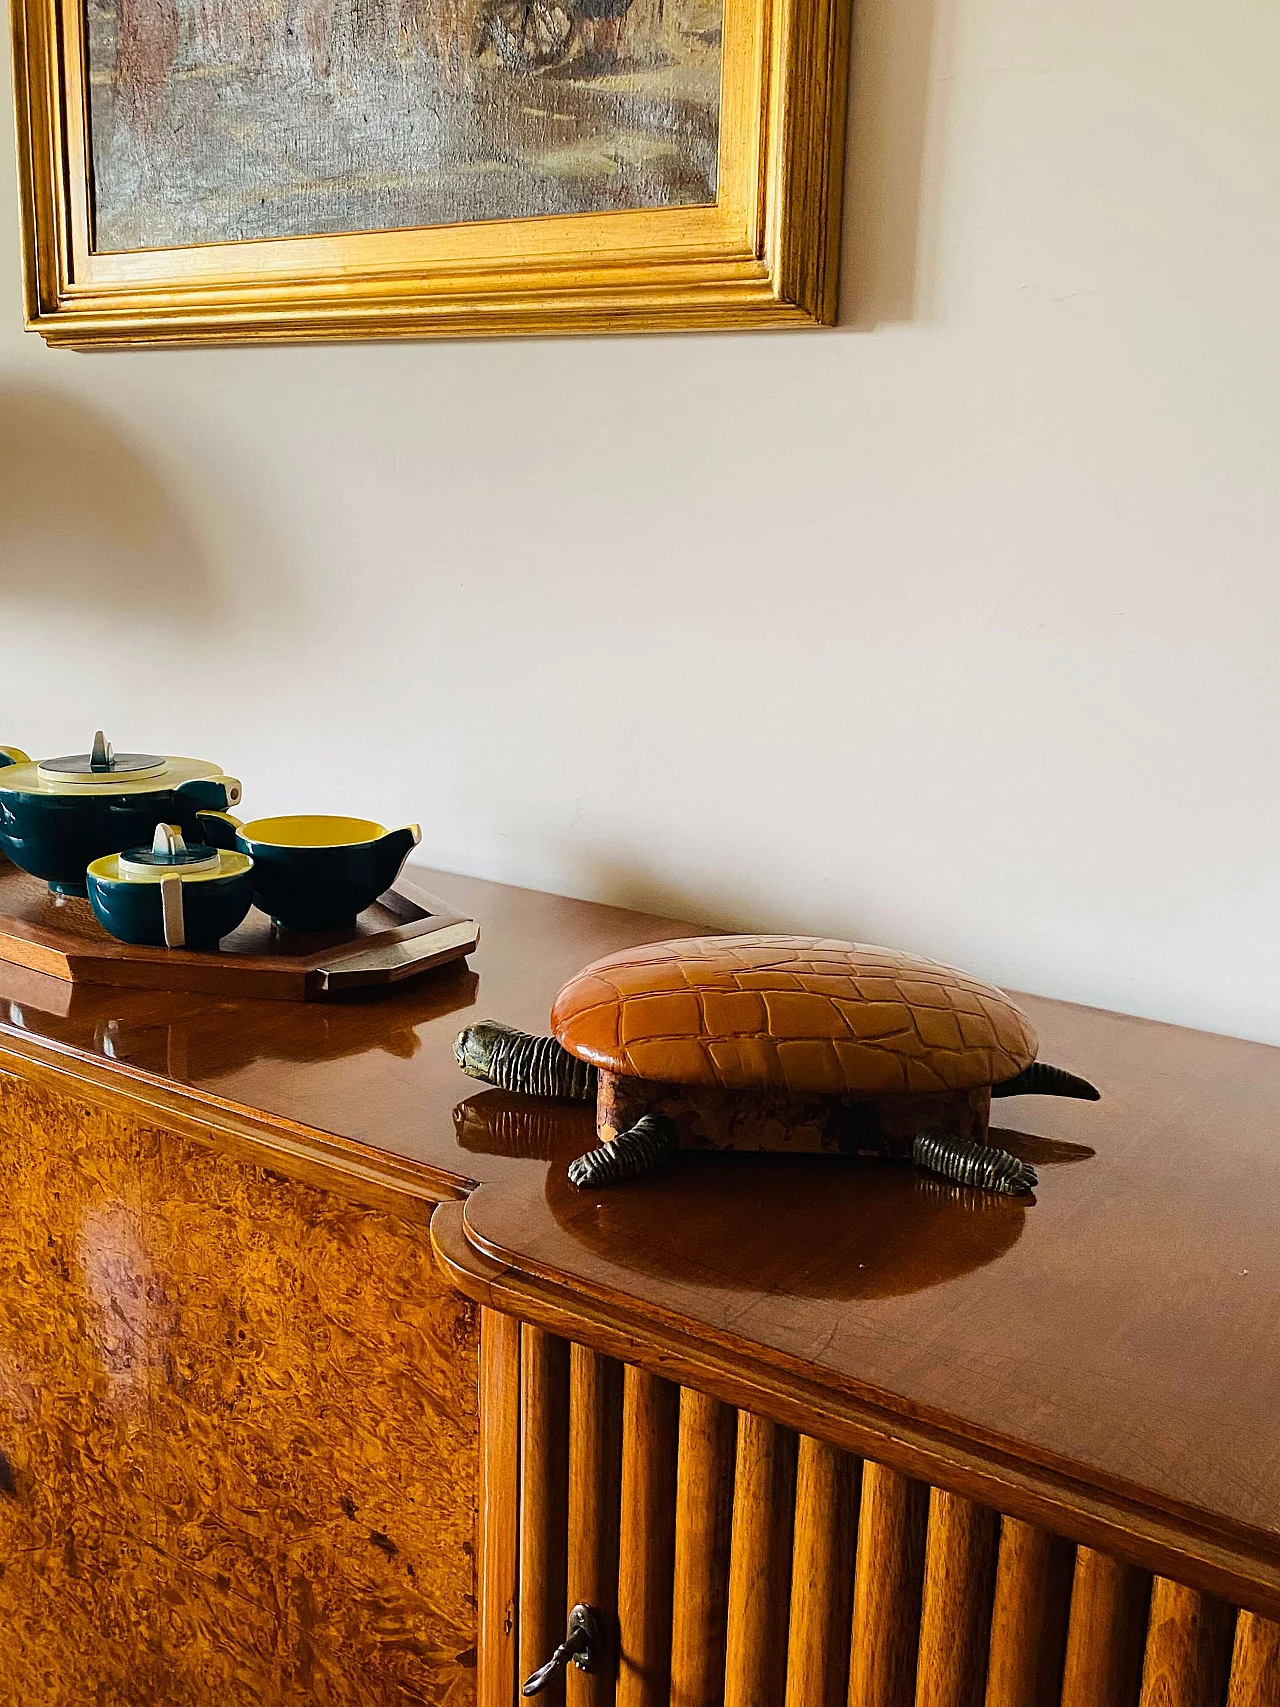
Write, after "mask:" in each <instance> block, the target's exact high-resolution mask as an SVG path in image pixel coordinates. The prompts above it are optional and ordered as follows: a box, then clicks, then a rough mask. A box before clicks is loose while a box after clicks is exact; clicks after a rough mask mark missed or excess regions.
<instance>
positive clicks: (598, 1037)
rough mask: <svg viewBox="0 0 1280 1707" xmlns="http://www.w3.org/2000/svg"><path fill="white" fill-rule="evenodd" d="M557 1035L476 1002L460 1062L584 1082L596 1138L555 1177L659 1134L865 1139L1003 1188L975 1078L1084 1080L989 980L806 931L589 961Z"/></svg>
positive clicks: (733, 1140) (650, 1158)
mask: <svg viewBox="0 0 1280 1707" xmlns="http://www.w3.org/2000/svg"><path fill="white" fill-rule="evenodd" d="M552 1024H553V1027H554V1029H555V1032H556V1037H557V1039H558V1041H559V1043H560V1045H562V1046H563V1047H562V1048H561V1049H560V1051H559V1052H557V1051H556V1049H555V1047H554V1043H555V1040H553V1039H550V1038H539V1039H533V1038H529V1037H527V1036H526V1035H525V1034H524V1033H519V1032H514V1031H512V1030H511V1028H509V1027H503V1026H500V1025H498V1024H497V1023H496V1022H492V1021H490V1022H485V1024H483V1025H482V1026H479V1027H472V1028H470V1029H469V1030H468V1031H465V1032H463V1033H462V1035H461V1036H460V1037H459V1039H458V1044H457V1056H458V1060H459V1063H460V1064H461V1065H462V1066H463V1068H464V1070H465V1071H467V1072H469V1073H471V1074H472V1075H473V1076H475V1077H479V1078H488V1079H491V1080H492V1082H495V1083H499V1084H502V1085H503V1086H505V1087H506V1088H507V1089H512V1090H520V1089H525V1090H530V1091H534V1092H540V1093H541V1094H544V1095H545V1094H551V1095H560V1096H568V1097H571V1098H573V1099H574V1100H579V1101H583V1100H587V1099H588V1098H589V1097H590V1095H591V1074H592V1071H593V1070H594V1074H595V1078H596V1097H597V1130H598V1132H599V1135H600V1137H601V1138H602V1139H603V1140H604V1141H605V1142H604V1146H603V1147H602V1148H601V1149H598V1150H593V1151H590V1152H589V1153H588V1154H587V1155H586V1156H583V1157H580V1158H579V1159H578V1161H577V1162H576V1163H574V1164H573V1165H572V1166H571V1168H570V1177H571V1179H573V1180H574V1182H575V1184H578V1185H581V1186H595V1185H603V1184H610V1183H613V1182H614V1181H615V1180H617V1179H620V1178H634V1177H636V1176H637V1175H638V1174H640V1173H646V1172H649V1171H651V1170H652V1168H653V1167H656V1166H658V1165H660V1163H661V1162H662V1161H664V1160H665V1159H666V1157H667V1156H668V1155H670V1154H671V1153H672V1152H673V1151H674V1150H675V1149H676V1148H677V1147H683V1148H693V1149H707V1148H710V1149H739V1150H791V1151H795V1152H802V1151H803V1152H817V1153H821V1152H829V1153H832V1154H841V1155H872V1156H887V1157H898V1158H901V1159H903V1160H913V1161H915V1162H917V1163H918V1164H919V1165H921V1166H923V1167H926V1168H929V1169H930V1170H932V1171H934V1172H937V1173H940V1174H943V1175H944V1176H946V1177H948V1178H951V1179H955V1180H959V1181H960V1182H962V1183H964V1184H968V1185H977V1186H982V1187H985V1188H987V1189H989V1190H994V1191H1001V1192H1005V1193H1010V1194H1015V1193H1017V1192H1020V1191H1026V1190H1029V1189H1030V1187H1031V1186H1033V1185H1034V1184H1035V1183H1036V1175H1035V1170H1034V1169H1033V1168H1032V1167H1030V1166H1029V1165H1028V1164H1026V1163H1023V1162H1020V1161H1019V1160H1018V1159H1017V1158H1016V1157H1014V1156H1011V1155H1009V1154H1008V1153H1007V1152H1006V1151H1003V1150H998V1149H996V1148H994V1147H993V1146H989V1145H987V1143H986V1138H987V1123H988V1117H989V1113H990V1104H991V1097H992V1096H993V1095H1019V1094H1025V1093H1029V1092H1038V1093H1040V1094H1049V1095H1060V1096H1062V1095H1065V1096H1078V1097H1087V1098H1096V1096H1097V1094H1098V1093H1097V1091H1096V1090H1094V1088H1093V1086H1092V1085H1089V1084H1088V1083H1087V1082H1086V1081H1085V1080H1083V1079H1078V1078H1076V1077H1075V1076H1074V1075H1072V1074H1069V1073H1064V1072H1062V1071H1061V1069H1058V1068H1052V1067H1049V1066H1047V1065H1045V1064H1043V1063H1039V1062H1037V1061H1036V1059H1035V1055H1036V1047H1037V1045H1036V1038H1035V1034H1034V1032H1033V1030H1032V1028H1031V1025H1030V1023H1029V1022H1028V1020H1027V1019H1026V1016H1025V1015H1023V1014H1022V1013H1021V1012H1020V1010H1019V1009H1018V1008H1016V1007H1015V1006H1014V1005H1013V1003H1011V1002H1010V1001H1009V1000H1008V999H1007V998H1006V997H1005V996H1004V995H1002V994H1001V992H1000V991H999V990H996V989H994V988H992V987H991V986H990V985H987V984H983V983H981V982H980V981H978V980H977V979H974V978H971V977H969V976H968V975H967V974H965V973H962V972H957V971H955V970H954V969H953V968H950V967H945V966H940V965H939V964H938V963H936V962H934V961H927V960H921V959H918V958H916V957H914V956H911V955H905V954H900V953H897V952H895V951H893V950H888V949H880V948H868V947H865V946H861V945H854V944H851V943H842V942H832V941H828V940H824V939H819V938H813V937H703V938H689V939H682V940H679V941H675V942H670V943H658V944H652V945H648V946H646V947H644V948H640V949H632V950H628V951H625V952H624V953H621V954H617V955H613V956H610V957H608V958H607V959H605V960H601V961H597V962H595V963H594V964H593V965H591V966H589V967H587V968H586V969H585V971H583V972H581V973H579V974H578V975H577V977H576V978H573V979H571V980H570V982H569V983H568V984H566V985H565V987H564V989H563V990H561V992H560V994H559V996H558V997H557V999H556V1003H555V1007H554V1009H553V1012H552Z"/></svg>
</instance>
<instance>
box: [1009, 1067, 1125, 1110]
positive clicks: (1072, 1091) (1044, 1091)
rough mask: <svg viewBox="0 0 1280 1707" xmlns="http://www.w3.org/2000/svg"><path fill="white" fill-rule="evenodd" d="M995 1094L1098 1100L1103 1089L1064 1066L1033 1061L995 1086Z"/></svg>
mask: <svg viewBox="0 0 1280 1707" xmlns="http://www.w3.org/2000/svg"><path fill="white" fill-rule="evenodd" d="M991 1094H992V1096H993V1097H1025V1096H1041V1097H1080V1098H1081V1099H1082V1100H1083V1101H1085V1102H1097V1101H1098V1099H1099V1097H1100V1096H1101V1094H1102V1093H1101V1092H1100V1091H1099V1090H1098V1089H1097V1088H1096V1086H1094V1085H1091V1084H1090V1083H1089V1081H1088V1079H1080V1078H1077V1077H1076V1075H1075V1074H1074V1073H1068V1072H1066V1071H1065V1070H1064V1069H1063V1068H1062V1067H1051V1066H1050V1065H1049V1063H1048V1062H1047V1061H1033V1062H1032V1063H1031V1065H1030V1066H1029V1067H1024V1068H1023V1069H1022V1071H1021V1072H1020V1073H1018V1074H1016V1075H1015V1076H1014V1077H1013V1078H1012V1079H1006V1080H1005V1081H1004V1083H1003V1084H1000V1085H992V1087H991Z"/></svg>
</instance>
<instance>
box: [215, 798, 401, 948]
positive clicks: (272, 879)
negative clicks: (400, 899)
mask: <svg viewBox="0 0 1280 1707" xmlns="http://www.w3.org/2000/svg"><path fill="white" fill-rule="evenodd" d="M198 817H199V823H200V826H201V833H202V834H203V835H204V836H205V838H206V839H207V840H208V841H209V842H210V843H212V844H213V845H215V846H217V847H220V848H223V849H229V848H235V849H236V850H237V851H238V852H240V853H242V854H246V855H247V856H248V857H249V858H251V859H252V861H253V872H254V900H255V902H256V903H257V905H258V906H259V907H261V909H262V911H263V912H264V913H269V914H270V915H271V917H272V919H273V920H274V921H275V923H276V924H277V925H279V926H280V928H281V929H282V930H290V931H334V930H345V929H349V928H350V927H351V926H352V925H354V924H355V922H356V919H357V917H358V916H359V915H360V914H361V913H363V912H364V910H365V908H366V907H371V906H372V905H373V903H374V902H375V901H376V900H377V899H378V897H379V895H381V894H383V893H384V892H385V891H386V890H388V889H390V887H391V885H392V884H393V883H394V882H395V880H396V878H397V877H399V875H400V868H401V866H403V864H404V862H405V860H406V859H407V857H408V855H409V853H410V851H411V850H412V849H413V848H415V847H416V846H417V845H418V843H419V842H420V841H421V840H422V831H421V830H420V829H419V828H418V826H417V825H416V824H406V825H404V826H403V827H402V828H401V829H398V830H388V829H386V828H385V827H384V826H383V825H381V824H377V823H374V821H373V820H372V819H371V818H342V817H337V816H332V815H329V814H325V813H301V814H297V815H295V816H292V817H283V818H255V819H253V820H252V822H251V823H248V824H241V823H239V822H238V821H237V820H236V819H235V818H232V817H231V816H230V815H229V814H227V813H225V812H201V813H200V814H199V815H198Z"/></svg>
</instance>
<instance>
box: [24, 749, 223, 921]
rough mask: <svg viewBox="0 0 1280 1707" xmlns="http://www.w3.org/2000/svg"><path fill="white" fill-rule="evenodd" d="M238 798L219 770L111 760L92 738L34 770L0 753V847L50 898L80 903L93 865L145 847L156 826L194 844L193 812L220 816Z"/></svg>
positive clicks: (137, 757)
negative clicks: (74, 898) (41, 882)
mask: <svg viewBox="0 0 1280 1707" xmlns="http://www.w3.org/2000/svg"><path fill="white" fill-rule="evenodd" d="M239 799H240V784H239V783H238V782H237V781H236V779H235V777H231V776H224V775H223V773H222V769H221V767H220V766H218V765H215V764H213V763H211V762H210V761H208V760H206V759H180V758H173V757H166V756H162V755H160V754H156V753H117V752H115V751H113V749H112V746H111V743H110V742H109V741H107V740H106V739H104V737H103V734H102V731H101V730H99V731H98V733H97V735H96V736H95V737H94V742H93V748H92V750H91V751H90V752H88V753H71V754H68V755H67V756H65V757H63V758H57V759H43V760H41V761H40V763H38V764H35V763H33V762H32V761H31V760H30V759H29V758H28V757H27V755H26V754H25V753H24V752H22V751H21V750H20V749H19V748H17V747H3V748H0V849H3V851H4V852H5V853H6V854H7V855H8V857H9V858H10V859H11V860H12V861H13V863H14V865H16V866H20V867H21V869H22V870H23V871H29V872H30V873H31V874H32V876H34V877H42V878H44V879H45V881H46V882H47V883H48V885H49V887H50V889H52V890H53V891H54V892H55V893H56V894H62V895H83V894H84V893H85V872H86V870H87V869H88V867H89V865H90V863H91V862H92V861H93V860H95V859H101V858H102V857H103V855H105V854H114V853H120V852H121V851H122V850H123V849H125V848H131V847H145V846H147V845H149V844H150V842H151V841H152V838H153V837H154V836H155V832H156V826H157V825H158V824H176V825H178V826H179V828H180V829H181V830H182V833H183V835H184V836H186V837H187V838H188V839H189V840H193V841H194V840H196V839H197V838H198V837H199V835H200V831H199V830H198V829H197V824H196V817H197V814H198V813H199V812H200V811H201V810H202V809H205V808H213V809H216V810H218V811H225V810H226V809H227V807H229V806H234V805H236V804H237V803H238V801H239Z"/></svg>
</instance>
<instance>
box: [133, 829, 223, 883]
mask: <svg viewBox="0 0 1280 1707" xmlns="http://www.w3.org/2000/svg"><path fill="white" fill-rule="evenodd" d="M221 865H222V856H221V853H220V851H219V850H218V849H217V848H210V847H206V846H205V845H204V843H203V842H199V843H197V844H196V845H195V846H194V847H188V846H187V844H186V841H185V840H184V839H183V835H182V831H181V830H180V829H179V828H178V826H177V825H176V824H157V825H156V833H155V839H154V840H153V841H152V843H151V846H150V847H149V848H129V849H128V850H127V851H126V852H125V853H122V854H121V855H120V860H119V871H120V876H121V877H124V878H131V879H132V880H133V881H135V882H137V881H138V880H139V879H142V880H144V881H145V880H147V879H152V880H154V879H155V877H156V876H157V875H159V874H161V873H164V872H170V871H172V872H175V873H176V874H177V875H178V876H179V877H181V876H184V875H185V874H186V873H187V872H192V873H194V872H197V871H200V872H203V871H212V870H214V869H215V867H220V866H221Z"/></svg>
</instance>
